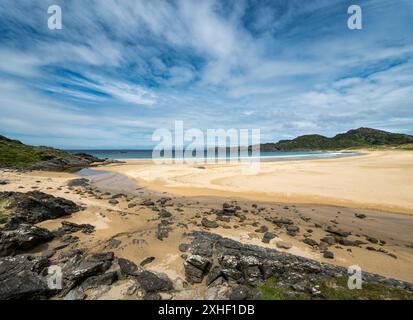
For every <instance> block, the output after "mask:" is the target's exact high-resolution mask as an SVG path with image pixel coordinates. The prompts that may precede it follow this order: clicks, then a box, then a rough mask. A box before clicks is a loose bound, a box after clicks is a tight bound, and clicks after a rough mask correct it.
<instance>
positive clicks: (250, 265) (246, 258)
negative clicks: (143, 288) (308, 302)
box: [184, 232, 413, 299]
mask: <svg viewBox="0 0 413 320" xmlns="http://www.w3.org/2000/svg"><path fill="white" fill-rule="evenodd" d="M191 236H192V237H193V241H192V245H191V253H192V254H190V255H189V256H188V258H187V259H186V261H185V263H184V267H185V274H186V280H187V281H188V282H190V283H200V282H202V281H203V279H204V278H205V277H206V279H207V280H206V284H207V291H208V289H209V288H210V287H211V286H216V283H220V286H221V287H222V286H223V285H225V284H226V285H230V286H231V287H232V290H231V294H230V296H233V298H234V299H235V298H237V299H243V298H244V297H245V294H246V293H245V290H244V288H245V287H244V286H247V287H249V286H252V287H255V286H257V285H259V284H260V283H263V282H264V281H265V280H266V279H268V278H269V277H272V276H275V277H276V279H277V286H279V287H280V288H284V289H288V290H290V291H291V292H292V293H293V294H294V292H295V291H296V293H300V290H306V291H307V292H310V293H311V294H312V295H313V296H315V297H317V295H319V294H320V292H319V290H318V288H317V286H314V285H313V283H314V282H317V281H328V280H331V279H336V278H337V277H348V273H347V272H348V271H347V269H346V268H343V267H339V266H334V265H330V264H326V263H320V262H317V261H314V260H310V259H307V258H303V257H299V256H295V255H292V254H289V253H284V252H279V251H277V250H273V249H268V248H263V247H259V246H253V245H246V244H241V243H240V242H237V241H234V240H231V239H227V238H223V237H221V236H219V235H216V234H212V233H208V232H194V233H192V234H191ZM202 244H203V245H202ZM200 247H208V248H210V250H208V251H205V252H204V253H205V254H202V251H199V250H198V248H200ZM197 250H198V251H197ZM194 251H195V252H196V254H195V253H194ZM325 257H326V258H329V259H331V258H333V257H334V255H332V254H331V253H330V252H328V251H326V252H325ZM362 277H363V283H372V284H385V285H388V286H389V287H392V288H398V289H402V290H407V291H411V292H413V285H412V284H410V283H407V282H403V281H399V280H394V279H387V278H385V277H382V276H379V275H375V274H371V273H367V272H363V274H362ZM212 291H213V290H212Z"/></svg>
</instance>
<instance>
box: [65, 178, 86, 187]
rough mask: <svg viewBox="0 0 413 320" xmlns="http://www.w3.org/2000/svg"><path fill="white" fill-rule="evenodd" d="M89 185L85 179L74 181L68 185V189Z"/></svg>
mask: <svg viewBox="0 0 413 320" xmlns="http://www.w3.org/2000/svg"><path fill="white" fill-rule="evenodd" d="M88 185H89V180H88V179H85V178H80V179H72V180H70V181H69V182H68V183H67V186H68V187H87V186H88Z"/></svg>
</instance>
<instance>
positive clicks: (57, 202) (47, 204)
mask: <svg viewBox="0 0 413 320" xmlns="http://www.w3.org/2000/svg"><path fill="white" fill-rule="evenodd" d="M0 203H3V207H4V209H5V210H6V212H7V215H8V217H9V218H8V222H7V224H6V228H9V229H12V228H16V227H17V226H18V225H20V224H21V223H27V224H36V223H39V222H42V221H45V220H50V219H57V218H60V217H62V216H67V215H70V214H72V213H75V212H78V211H80V210H81V207H79V206H78V205H76V204H75V203H74V202H72V201H70V200H66V199H63V198H58V197H54V196H52V195H49V194H46V193H43V192H39V191H31V192H27V193H21V192H0Z"/></svg>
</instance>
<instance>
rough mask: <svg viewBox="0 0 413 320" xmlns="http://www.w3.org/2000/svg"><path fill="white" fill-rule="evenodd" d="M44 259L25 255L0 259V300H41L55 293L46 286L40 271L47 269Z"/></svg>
mask: <svg viewBox="0 0 413 320" xmlns="http://www.w3.org/2000/svg"><path fill="white" fill-rule="evenodd" d="M47 265H48V260H47V259H45V258H38V257H31V256H27V255H21V256H15V257H4V258H0V284H1V285H0V300H15V299H41V298H47V297H49V296H51V295H53V294H54V293H55V292H56V291H55V290H52V289H50V288H49V287H48V285H47V280H46V278H44V277H42V276H41V274H42V271H43V270H44V269H45V268H46V267H47Z"/></svg>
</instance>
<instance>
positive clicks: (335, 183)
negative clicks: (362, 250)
mask: <svg viewBox="0 0 413 320" xmlns="http://www.w3.org/2000/svg"><path fill="white" fill-rule="evenodd" d="M361 152H364V153H363V155H359V156H354V157H346V158H335V159H324V160H305V161H280V162H262V163H261V164H260V171H259V172H258V174H255V175H245V174H243V173H242V172H243V169H245V167H246V166H248V164H236V163H235V164H232V163H231V164H217V165H202V166H199V165H190V164H187V165H185V164H183V165H182V164H163V165H155V164H153V162H151V161H127V164H122V165H119V166H116V165H115V166H109V167H104V168H101V170H109V171H113V172H118V173H121V174H124V175H127V176H128V177H131V178H133V179H135V180H136V181H138V183H139V184H140V185H143V186H146V187H148V188H150V189H153V190H157V191H161V192H163V191H167V192H172V193H174V194H179V195H187V196H200V195H209V196H223V197H231V196H232V197H233V196H235V197H240V198H245V199H249V200H260V201H272V202H286V203H307V204H326V205H337V206H344V207H351V208H364V209H374V210H383V211H390V212H398V213H406V214H413V192H412V187H413V185H412V181H413V152H408V151H363V150H361Z"/></svg>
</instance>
